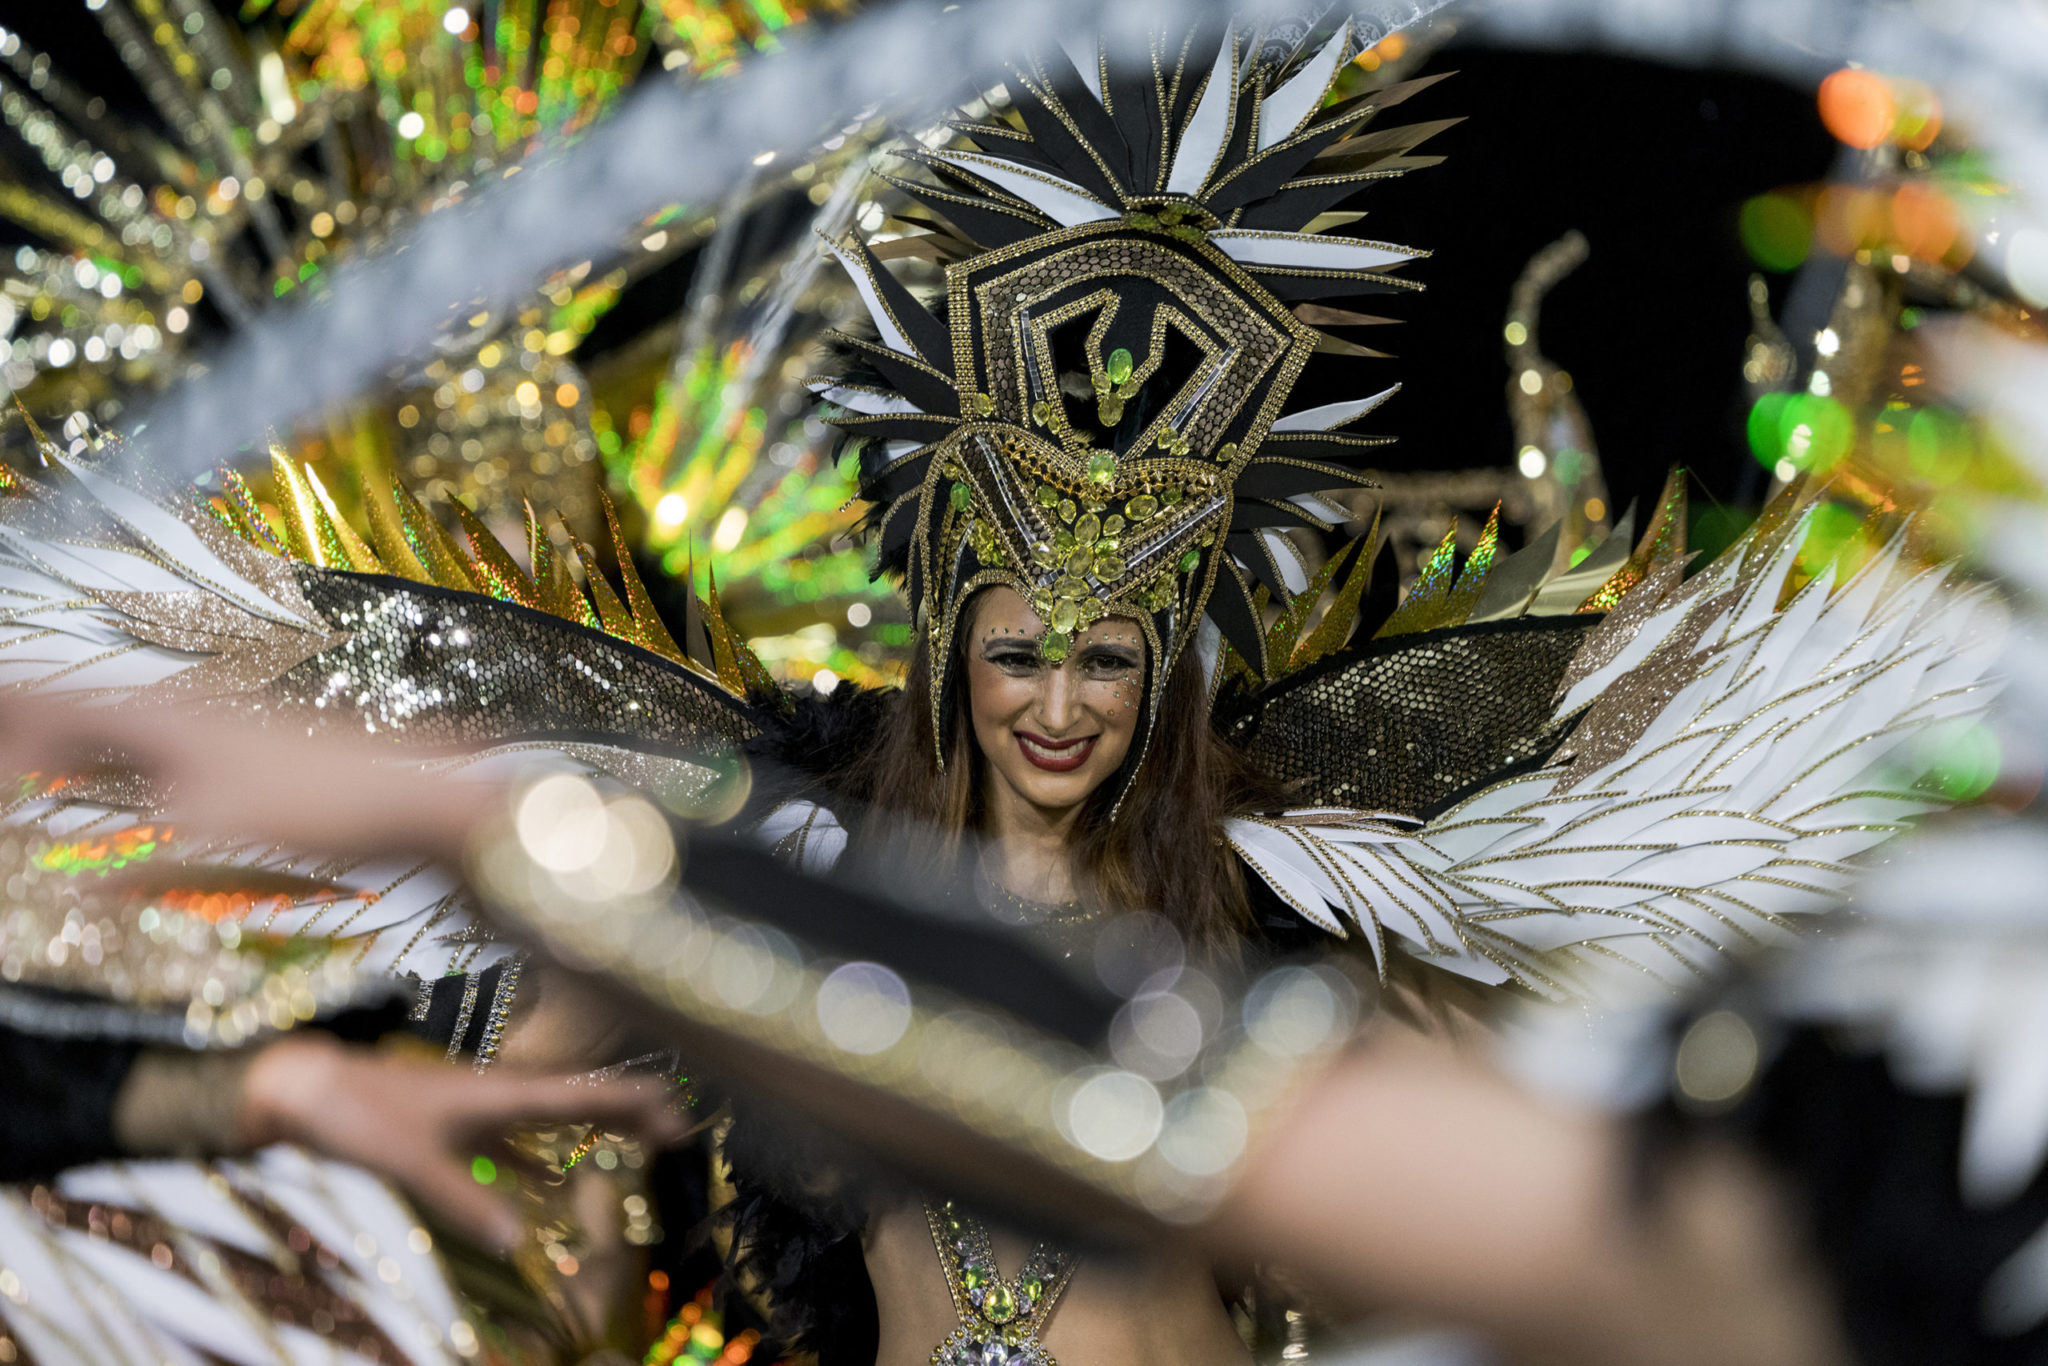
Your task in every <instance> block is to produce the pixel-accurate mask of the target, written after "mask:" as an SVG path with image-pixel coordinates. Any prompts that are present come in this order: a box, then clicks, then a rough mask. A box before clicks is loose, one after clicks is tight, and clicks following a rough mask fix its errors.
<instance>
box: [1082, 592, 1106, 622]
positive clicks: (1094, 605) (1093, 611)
mask: <svg viewBox="0 0 2048 1366" xmlns="http://www.w3.org/2000/svg"><path fill="white" fill-rule="evenodd" d="M1108 615H1109V609H1108V608H1106V607H1104V606H1103V605H1102V599H1101V598H1083V599H1081V624H1082V625H1083V626H1093V625H1094V624H1095V623H1096V622H1098V621H1101V620H1102V619H1103V618H1104V617H1105V616H1108Z"/></svg>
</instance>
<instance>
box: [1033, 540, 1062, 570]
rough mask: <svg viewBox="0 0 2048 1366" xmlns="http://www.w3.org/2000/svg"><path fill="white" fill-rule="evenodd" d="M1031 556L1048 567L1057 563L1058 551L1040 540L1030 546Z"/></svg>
mask: <svg viewBox="0 0 2048 1366" xmlns="http://www.w3.org/2000/svg"><path fill="white" fill-rule="evenodd" d="M1031 558H1032V559H1034V560H1036V561H1038V562H1039V563H1040V564H1042V565H1044V566H1045V567H1046V568H1047V569H1050V568H1052V567H1053V565H1054V564H1056V563H1058V561H1059V558H1060V557H1059V552H1058V551H1056V550H1054V549H1053V548H1052V547H1051V546H1049V545H1047V544H1046V543H1045V542H1044V541H1040V542H1039V543H1038V544H1037V545H1034V546H1032V547H1031Z"/></svg>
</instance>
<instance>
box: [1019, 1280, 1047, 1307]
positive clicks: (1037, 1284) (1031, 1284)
mask: <svg viewBox="0 0 2048 1366" xmlns="http://www.w3.org/2000/svg"><path fill="white" fill-rule="evenodd" d="M1017 1288H1018V1289H1019V1290H1022V1291H1023V1292H1024V1293H1025V1294H1027V1295H1029V1296H1030V1297H1031V1299H1032V1301H1033V1302H1034V1303H1036V1302H1037V1300H1038V1299H1039V1297H1040V1296H1042V1295H1044V1294H1045V1282H1044V1281H1042V1280H1040V1279H1039V1278H1038V1277H1036V1276H1026V1277H1025V1278H1024V1279H1023V1280H1022V1281H1021V1282H1020V1283H1019V1284H1018V1286H1017Z"/></svg>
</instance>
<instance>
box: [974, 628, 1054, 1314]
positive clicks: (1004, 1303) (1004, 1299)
mask: <svg viewBox="0 0 2048 1366" xmlns="http://www.w3.org/2000/svg"><path fill="white" fill-rule="evenodd" d="M1055 634H1058V633H1057V632H1055ZM1060 639H1061V640H1062V641H1064V640H1065V639H1066V637H1065V636H1061V637H1060ZM1045 643H1046V645H1047V646H1048V647H1050V646H1051V644H1052V636H1047V637H1046V638H1045ZM1060 653H1061V655H1062V656H1063V657H1064V655H1065V654H1066V650H1065V647H1064V646H1062V648H1061V650H1060ZM1046 658H1047V659H1050V658H1052V653H1051V650H1050V649H1049V648H1048V650H1047V651H1046ZM981 1312H982V1315H983V1317H985V1318H987V1319H988V1321H989V1322H990V1323H1008V1322H1009V1321H1010V1320H1011V1319H1014V1318H1016V1317H1017V1297H1016V1296H1015V1295H1014V1294H1012V1293H1011V1292H1010V1287H1009V1286H1007V1285H1005V1284H1003V1283H1002V1282H1001V1281H997V1282H996V1283H995V1284H994V1285H992V1286H990V1287H989V1292H988V1298H987V1299H986V1300H984V1301H982V1305H981Z"/></svg>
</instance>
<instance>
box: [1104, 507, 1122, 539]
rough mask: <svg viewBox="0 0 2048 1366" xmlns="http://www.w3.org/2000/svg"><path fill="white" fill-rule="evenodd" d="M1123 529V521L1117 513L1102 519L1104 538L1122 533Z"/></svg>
mask: <svg viewBox="0 0 2048 1366" xmlns="http://www.w3.org/2000/svg"><path fill="white" fill-rule="evenodd" d="M1123 529H1124V519H1123V518H1122V517H1121V516H1119V515H1118V514H1117V513H1114V512H1112V513H1110V514H1109V516H1107V517H1105V518H1103V519H1102V534H1103V535H1105V536H1115V535H1117V534H1118V533H1120V532H1122V531H1123Z"/></svg>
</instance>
